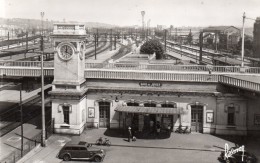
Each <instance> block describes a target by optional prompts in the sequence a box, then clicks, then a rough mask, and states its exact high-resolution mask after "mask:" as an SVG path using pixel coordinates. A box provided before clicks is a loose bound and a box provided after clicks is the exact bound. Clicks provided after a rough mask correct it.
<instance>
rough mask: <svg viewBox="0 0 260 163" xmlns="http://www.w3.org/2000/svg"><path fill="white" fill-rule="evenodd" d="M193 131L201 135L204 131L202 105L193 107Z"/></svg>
mask: <svg viewBox="0 0 260 163" xmlns="http://www.w3.org/2000/svg"><path fill="white" fill-rule="evenodd" d="M191 131H192V132H200V133H202V131H203V106H201V105H192V106H191Z"/></svg>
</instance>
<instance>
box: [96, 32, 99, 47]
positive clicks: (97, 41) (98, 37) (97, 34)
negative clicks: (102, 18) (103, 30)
mask: <svg viewBox="0 0 260 163" xmlns="http://www.w3.org/2000/svg"><path fill="white" fill-rule="evenodd" d="M98 38H99V37H98V29H97V37H96V39H97V47H98Z"/></svg>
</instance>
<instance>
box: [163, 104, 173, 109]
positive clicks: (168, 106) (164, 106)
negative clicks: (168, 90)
mask: <svg viewBox="0 0 260 163" xmlns="http://www.w3.org/2000/svg"><path fill="white" fill-rule="evenodd" d="M162 107H163V108H176V106H175V105H174V104H162Z"/></svg>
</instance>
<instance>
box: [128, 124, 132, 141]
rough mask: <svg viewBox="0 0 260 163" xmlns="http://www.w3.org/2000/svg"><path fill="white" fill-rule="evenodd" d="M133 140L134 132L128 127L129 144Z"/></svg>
mask: <svg viewBox="0 0 260 163" xmlns="http://www.w3.org/2000/svg"><path fill="white" fill-rule="evenodd" d="M131 139H132V131H131V127H130V126H129V127H128V142H130V141H131Z"/></svg>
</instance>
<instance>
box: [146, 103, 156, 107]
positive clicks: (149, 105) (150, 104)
mask: <svg viewBox="0 0 260 163" xmlns="http://www.w3.org/2000/svg"><path fill="white" fill-rule="evenodd" d="M144 107H156V104H154V103H145V104H144Z"/></svg>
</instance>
